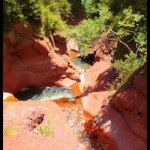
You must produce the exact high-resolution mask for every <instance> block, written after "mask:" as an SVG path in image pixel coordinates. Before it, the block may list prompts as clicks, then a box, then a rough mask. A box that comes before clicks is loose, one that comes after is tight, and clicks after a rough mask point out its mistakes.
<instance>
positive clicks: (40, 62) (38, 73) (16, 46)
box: [3, 22, 79, 93]
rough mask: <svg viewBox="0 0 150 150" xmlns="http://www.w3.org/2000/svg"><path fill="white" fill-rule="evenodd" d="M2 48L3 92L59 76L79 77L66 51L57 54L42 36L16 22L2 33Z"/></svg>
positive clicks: (52, 81) (45, 83)
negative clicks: (7, 30)
mask: <svg viewBox="0 0 150 150" xmlns="http://www.w3.org/2000/svg"><path fill="white" fill-rule="evenodd" d="M3 51H4V53H3V90H4V91H6V92H10V93H15V92H17V91H19V90H20V89H22V88H24V87H28V86H34V87H38V86H46V85H51V84H53V83H55V82H56V81H58V80H60V79H63V78H69V79H71V80H77V81H78V80H79V70H76V68H75V67H74V66H73V65H72V64H71V63H70V61H71V60H69V59H68V58H67V59H66V57H67V55H66V57H61V56H60V55H58V54H57V53H56V52H55V51H54V48H53V46H52V44H51V43H50V41H49V40H48V39H47V38H46V37H42V36H39V35H37V34H35V33H34V32H33V31H32V29H31V28H27V27H24V25H23V24H22V23H20V22H18V23H15V24H14V26H13V28H12V31H11V32H9V33H7V34H4V35H3ZM72 66H73V67H72Z"/></svg>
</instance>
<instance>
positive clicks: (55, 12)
mask: <svg viewBox="0 0 150 150" xmlns="http://www.w3.org/2000/svg"><path fill="white" fill-rule="evenodd" d="M3 6H4V9H3V18H4V21H3V25H4V31H6V30H9V29H10V28H11V26H12V24H13V23H14V21H16V20H23V21H27V22H29V23H30V24H31V25H33V26H34V27H35V28H36V29H37V30H36V31H39V32H41V33H42V34H47V33H49V30H52V31H55V30H62V29H64V28H65V27H64V26H65V22H64V21H63V20H62V17H61V16H68V15H69V14H70V10H71V6H70V4H69V3H68V1H67V0H57V1H55V0H24V1H22V0H4V2H3Z"/></svg>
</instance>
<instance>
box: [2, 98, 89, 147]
mask: <svg viewBox="0 0 150 150" xmlns="http://www.w3.org/2000/svg"><path fill="white" fill-rule="evenodd" d="M3 107H4V112H3V116H4V120H3V122H4V126H3V127H4V128H3V133H4V135H3V140H4V145H3V146H4V149H5V150H14V149H15V150H20V149H21V150H27V149H28V150H31V149H33V150H41V149H43V150H48V149H53V150H61V149H62V150H67V149H68V150H86V148H85V146H84V145H82V144H80V143H79V142H78V140H77V139H76V137H75V135H74V134H73V133H72V131H71V128H70V127H69V125H68V123H67V119H66V118H65V116H64V113H63V111H62V110H61V108H60V107H59V106H58V105H56V104H55V103H53V102H50V101H44V102H39V101H36V102H31V101H26V102H22V101H19V102H13V103H11V102H9V103H6V102H5V103H4V106H3ZM10 114H11V115H10ZM40 129H41V130H40Z"/></svg>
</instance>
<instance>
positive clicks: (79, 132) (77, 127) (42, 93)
mask: <svg viewBox="0 0 150 150" xmlns="http://www.w3.org/2000/svg"><path fill="white" fill-rule="evenodd" d="M74 63H75V64H76V65H77V66H78V67H80V68H81V69H84V70H86V69H88V68H89V67H91V65H90V64H88V63H86V62H84V61H82V59H81V58H77V59H75V60H74ZM80 79H81V83H83V82H85V79H84V74H81V76H80ZM73 91H76V92H77V91H78V93H79V94H80V91H79V84H78V83H75V84H74V86H72V87H70V88H66V87H59V86H50V87H41V88H33V87H30V88H26V89H22V90H21V91H19V92H18V93H16V94H15V97H16V98H18V99H19V100H23V101H25V100H29V101H44V100H51V101H53V102H55V103H56V104H58V105H59V106H60V107H61V109H62V111H63V112H64V114H65V116H66V118H67V121H68V124H69V126H70V128H71V130H72V132H73V133H74V134H75V135H76V137H77V139H78V140H79V142H80V143H82V144H84V145H85V146H86V150H93V148H92V146H91V144H90V139H89V137H88V135H87V133H86V132H85V128H84V123H85V122H86V119H87V118H86V116H85V112H84V110H83V108H82V102H81V99H77V98H76V95H74V92H73Z"/></svg>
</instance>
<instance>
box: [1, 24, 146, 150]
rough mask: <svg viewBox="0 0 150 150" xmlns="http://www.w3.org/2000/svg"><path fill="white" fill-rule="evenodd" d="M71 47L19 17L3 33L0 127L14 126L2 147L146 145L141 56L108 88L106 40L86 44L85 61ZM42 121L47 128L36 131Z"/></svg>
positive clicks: (124, 149)
mask: <svg viewBox="0 0 150 150" xmlns="http://www.w3.org/2000/svg"><path fill="white" fill-rule="evenodd" d="M60 38H61V37H60ZM56 43H57V42H56ZM65 44H66V43H65V42H63V43H62V45H63V46H66V45H65ZM67 47H69V46H66V48H67ZM70 47H71V48H70ZM70 47H69V48H70V49H66V50H65V51H64V50H63V52H61V49H59V48H58V47H56V48H54V47H53V46H52V44H51V42H50V41H49V39H47V38H46V37H43V36H39V35H36V34H35V33H33V32H32V29H28V28H25V27H24V25H23V24H22V23H20V22H18V23H16V24H14V26H13V30H12V31H11V32H10V33H9V34H6V35H4V56H3V62H4V63H3V65H4V67H3V68H4V70H3V76H4V80H3V90H4V93H3V96H4V110H3V111H4V114H3V115H4V133H5V134H6V135H7V134H8V133H9V130H12V131H11V132H14V133H11V134H14V135H13V137H9V136H6V135H5V136H4V149H5V150H8V149H9V150H14V146H15V145H17V147H16V148H15V150H17V149H18V150H20V149H21V150H26V149H40V147H41V148H42V149H45V150H46V149H49V148H48V147H49V145H51V146H50V147H51V148H50V149H53V150H59V149H64V150H66V149H68V150H78V149H79V150H80V149H85V150H103V149H107V150H141V149H142V150H146V140H147V133H146V128H147V126H146V122H147V121H146V118H147V117H146V116H147V107H146V106H147V99H146V96H147V93H146V91H147V89H146V83H147V76H146V72H147V69H146V64H145V65H144V66H145V67H143V68H141V69H139V70H138V71H136V73H135V74H134V75H133V77H132V78H131V79H130V80H131V81H129V84H128V85H124V86H123V87H122V88H121V89H119V90H118V91H117V92H116V94H115V95H113V93H114V92H115V91H114V90H111V89H110V88H109V86H108V84H110V83H111V84H112V83H113V82H114V81H115V79H116V77H117V73H116V72H115V70H114V69H113V67H112V64H111V59H112V55H111V54H110V52H109V49H108V48H107V46H106V45H105V43H102V44H99V43H95V44H93V49H94V51H95V52H94V53H93V52H92V53H93V58H94V59H93V62H90V64H89V63H85V62H84V59H83V60H82V59H81V58H77V57H80V55H79V52H77V51H75V50H74V49H75V48H73V46H72V45H71V46H70ZM69 54H70V55H69ZM75 59H79V60H78V61H77V62H76V65H75V64H74V63H73V62H75V61H74V60H75ZM83 68H84V69H83ZM114 84H115V82H114ZM9 93H11V94H9ZM13 95H15V97H14V96H13ZM23 96H24V98H23ZM9 114H12V115H9ZM48 121H50V123H51V124H50V126H51V128H52V131H53V132H51V133H49V131H47V132H48V133H49V134H50V135H49V136H48V137H47V138H45V137H44V136H43V137H42V136H41V135H39V134H36V132H37V130H36V129H38V126H40V127H41V129H42V127H43V128H44V126H46V124H47V122H48ZM7 132H8V133H7ZM43 132H44V131H43ZM9 134H10V133H9ZM41 134H42V133H41ZM12 140H13V142H12ZM18 141H19V142H18ZM124 145H125V146H124Z"/></svg>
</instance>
